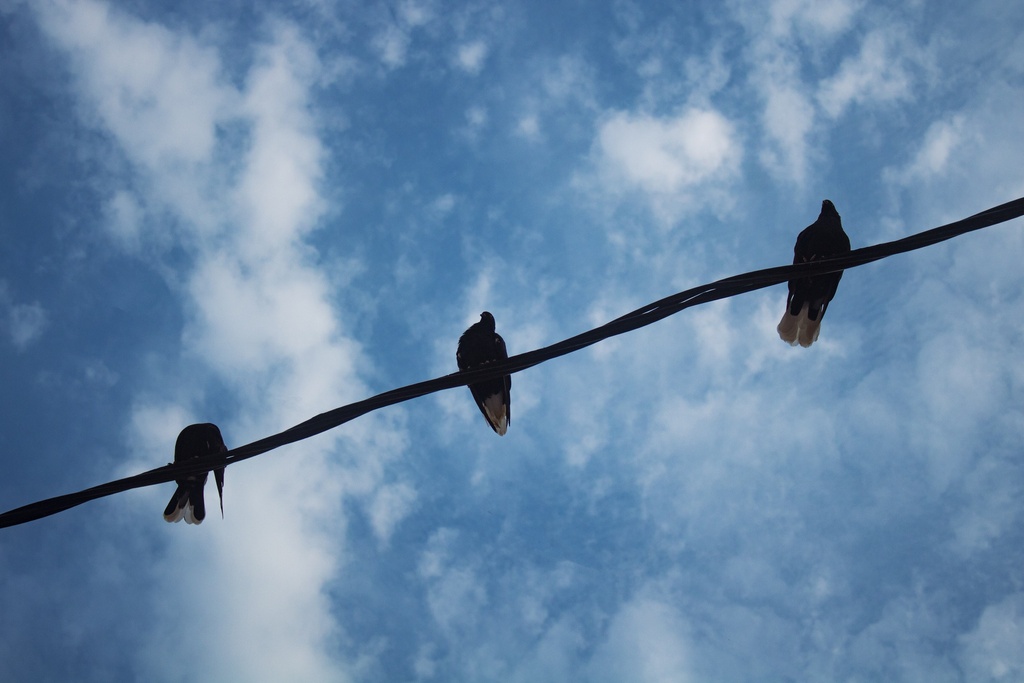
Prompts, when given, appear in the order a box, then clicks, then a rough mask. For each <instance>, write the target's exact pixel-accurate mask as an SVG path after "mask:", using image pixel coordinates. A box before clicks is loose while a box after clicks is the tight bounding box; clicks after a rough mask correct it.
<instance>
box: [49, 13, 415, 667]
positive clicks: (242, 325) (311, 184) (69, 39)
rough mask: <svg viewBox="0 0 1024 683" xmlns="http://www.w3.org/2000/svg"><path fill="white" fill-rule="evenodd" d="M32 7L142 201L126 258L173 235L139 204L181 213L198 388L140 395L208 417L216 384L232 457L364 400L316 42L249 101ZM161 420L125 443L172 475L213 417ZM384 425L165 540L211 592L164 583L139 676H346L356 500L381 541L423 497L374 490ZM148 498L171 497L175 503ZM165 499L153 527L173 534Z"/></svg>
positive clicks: (315, 445) (160, 46) (273, 56)
mask: <svg viewBox="0 0 1024 683" xmlns="http://www.w3.org/2000/svg"><path fill="white" fill-rule="evenodd" d="M413 10H415V7H412V5H411V4H409V12H407V13H406V14H409V17H411V18H409V17H407V20H408V21H409V22H411V24H416V23H417V21H418V19H417V17H419V16H420V15H419V14H417V13H416V12H415V11H413ZM38 11H39V12H40V18H41V23H42V25H43V26H44V28H45V29H46V32H47V34H48V35H49V36H50V38H52V39H53V41H54V42H55V44H56V45H58V46H59V47H60V48H61V49H63V50H65V51H67V53H68V54H69V56H70V57H71V58H72V61H73V63H74V70H75V72H76V73H77V74H78V75H79V80H78V84H79V87H80V89H81V93H82V99H83V101H84V103H85V105H86V107H85V109H86V110H89V111H93V112H96V114H97V115H98V116H97V117H96V118H94V119H92V120H93V121H94V122H95V123H97V125H99V126H100V127H101V129H102V130H103V131H105V132H106V133H108V134H109V135H110V137H111V138H112V139H113V140H114V141H116V143H117V145H118V150H119V151H120V152H121V153H123V154H124V155H125V157H126V158H127V159H129V160H130V162H131V163H132V171H133V173H134V174H135V175H136V178H135V181H134V182H133V183H132V186H133V187H137V188H139V190H138V193H139V194H138V195H133V194H131V193H129V192H128V191H126V190H118V189H115V190H114V191H113V192H112V193H111V197H112V199H111V200H110V202H109V204H108V206H109V207H110V209H109V211H110V214H111V216H112V218H113V219H114V221H115V228H114V230H112V233H113V234H114V235H115V236H116V237H117V239H119V241H120V242H121V243H122V244H125V243H129V244H130V243H131V242H132V241H133V240H135V239H136V238H138V239H151V238H153V239H154V241H156V242H157V243H159V238H160V237H161V234H160V233H161V231H162V229H163V228H164V226H165V223H163V222H162V221H158V220H147V221H141V220H139V210H140V207H146V208H147V210H148V209H151V208H157V209H159V211H161V212H167V213H169V214H170V215H171V216H173V217H174V219H175V223H177V225H178V226H179V228H178V229H179V230H180V233H179V234H178V237H179V239H180V240H181V241H182V242H184V244H185V246H186V247H190V248H191V252H192V254H193V256H194V265H193V267H191V268H190V269H189V270H187V271H186V272H183V273H176V274H175V279H174V281H173V282H172V285H174V286H175V287H177V289H176V291H178V293H180V294H181V295H182V304H181V305H182V308H183V310H184V312H185V314H186V317H187V324H186V326H185V329H184V331H183V337H182V347H183V350H184V351H185V352H186V353H185V355H186V357H188V358H190V359H192V360H191V361H190V362H192V363H194V364H193V365H192V366H190V367H189V368H188V371H187V376H184V377H181V378H180V379H178V380H177V381H174V382H171V383H170V384H168V385H165V386H161V387H159V388H156V387H148V388H144V389H141V390H140V391H141V392H142V393H143V394H145V395H154V394H158V393H163V394H165V395H170V396H175V395H180V396H181V397H182V398H183V400H184V401H186V402H188V403H189V404H191V402H195V403H196V404H197V405H200V404H201V402H202V400H203V392H204V388H206V387H207V386H210V385H213V384H214V383H213V380H215V379H218V378H219V380H221V381H222V382H223V383H224V384H223V385H222V386H226V387H227V389H228V391H230V392H231V395H232V396H233V397H234V398H235V400H237V401H238V403H239V404H240V406H241V410H242V413H241V415H242V416H239V417H235V418H233V419H231V418H226V419H223V420H219V422H220V427H221V429H222V431H223V432H224V434H225V438H226V439H227V440H228V442H229V445H231V446H236V445H239V444H240V443H241V442H242V440H243V439H247V438H256V437H260V436H265V435H266V434H268V433H270V432H272V431H277V430H278V429H282V428H285V427H287V426H290V425H291V424H294V423H296V422H298V421H300V420H303V419H306V418H308V417H309V416H310V415H312V414H315V413H318V412H322V411H323V410H325V409H328V408H330V407H333V406H335V405H338V404H339V403H342V402H344V401H345V400H351V399H354V398H356V397H359V396H360V395H361V394H363V393H365V388H364V385H363V383H362V380H361V379H360V377H359V370H358V368H359V365H360V363H361V361H362V360H363V358H362V354H361V351H360V347H359V345H358V344H356V343H355V342H353V341H352V340H351V339H350V338H348V337H347V336H346V335H345V332H344V330H343V329H342V325H341V323H340V316H339V312H338V311H336V310H335V309H334V308H333V305H332V302H333V300H334V298H335V297H334V294H333V292H332V291H331V286H330V283H329V282H328V281H327V279H326V276H325V275H324V274H323V273H322V272H320V271H319V270H317V269H316V268H315V267H314V265H313V263H312V260H313V259H312V258H311V256H312V254H313V252H312V248H311V247H310V246H309V245H308V243H306V242H305V238H306V237H307V236H308V235H309V234H310V233H311V231H313V230H314V229H315V228H316V227H317V226H318V221H319V219H320V217H321V215H322V213H323V207H324V202H323V200H322V198H321V194H320V182H321V177H322V164H323V159H322V157H323V153H322V148H321V143H320V142H319V139H318V136H317V128H316V125H315V121H314V118H313V114H312V109H311V106H310V102H309V90H310V88H311V87H312V86H313V84H314V83H315V82H316V79H317V77H318V76H317V74H318V64H317V61H316V56H315V54H314V52H313V51H312V50H311V49H310V48H309V47H308V45H306V43H305V42H304V39H303V38H302V37H301V36H300V35H299V34H298V33H297V32H296V31H295V30H294V29H292V28H291V27H289V26H288V25H285V24H276V25H272V31H271V32H270V37H269V40H268V42H267V43H266V44H265V45H263V46H258V47H257V49H256V50H255V52H254V54H255V61H254V63H253V65H252V67H251V68H250V69H249V71H248V74H247V76H246V78H245V80H244V86H243V88H242V89H241V90H236V89H235V88H234V87H232V86H231V85H228V84H227V83H226V79H223V78H222V75H221V70H220V66H219V61H218V57H217V54H216V53H215V52H213V51H211V50H209V49H206V48H201V47H199V46H198V44H197V42H196V41H195V39H193V38H191V37H189V36H187V35H179V34H176V33H173V32H171V31H170V30H168V29H165V28H163V27H160V26H157V25H154V24H147V23H143V22H140V21H137V20H135V19H133V18H131V17H129V16H127V15H124V14H121V13H120V12H119V11H118V10H113V9H109V8H108V7H107V6H105V5H102V4H99V3H96V2H88V1H87V2H83V3H77V4H70V3H51V4H47V5H40V9H39V10H38ZM410 13H411V14H410ZM238 122H240V123H241V124H242V128H243V129H244V130H246V131H247V139H246V141H245V144H244V145H240V146H239V147H238V148H229V147H225V146H223V145H218V143H217V142H216V139H215V138H216V133H215V131H216V130H217V129H218V127H219V126H222V125H234V124H235V123H238ZM155 213H157V212H154V214H155ZM154 214H151V215H150V216H149V218H151V219H152V218H153V217H154ZM163 237H166V236H163ZM129 244H126V246H129ZM160 379H161V380H163V381H166V378H160ZM140 384H141V383H140ZM150 405H151V404H150V403H145V402H143V403H140V405H139V407H138V409H137V410H136V411H135V412H134V413H133V416H134V417H133V418H132V419H133V425H134V427H133V430H132V433H131V435H130V438H132V439H148V440H149V441H151V442H152V445H151V447H150V451H147V455H148V457H149V458H151V460H150V461H148V462H146V463H145V464H144V466H152V464H153V463H154V462H166V461H167V460H169V459H170V457H171V452H172V450H173V448H172V447H173V443H174V437H175V436H176V433H177V430H179V429H180V428H181V427H183V426H184V424H186V420H193V419H209V418H207V417H205V416H204V415H203V414H202V413H203V411H202V410H200V409H198V408H196V407H193V406H191V405H188V407H173V408H168V409H163V408H157V409H153V408H150V407H147V406H150ZM192 415H195V416H196V418H193V417H191V416H192ZM382 419H383V418H382ZM378 424H383V423H380V422H378V419H377V418H376V416H370V417H369V418H367V419H364V420H362V421H361V422H360V424H359V425H353V428H351V429H347V430H346V431H345V433H344V434H338V433H332V434H325V435H322V436H320V437H318V438H317V439H314V440H312V441H310V442H306V443H303V444H300V445H296V446H292V447H290V448H289V449H288V453H287V455H279V456H276V457H272V458H269V459H268V460H267V461H260V462H259V463H255V462H251V463H246V464H244V465H241V466H239V467H237V468H231V469H229V470H228V472H227V476H226V479H227V481H226V489H225V495H226V498H227V500H226V503H225V511H226V519H225V520H224V521H221V520H220V519H217V518H213V519H209V520H208V521H207V522H206V524H204V525H202V527H198V528H191V527H190V528H185V527H183V526H174V527H167V528H166V529H165V528H163V527H161V531H162V532H163V533H165V534H166V538H167V543H168V544H169V549H168V551H167V554H168V555H169V556H171V557H177V558H183V557H187V558H190V559H189V563H190V566H191V567H192V571H193V572H194V573H199V574H202V576H203V577H204V581H203V582H202V584H201V586H199V585H197V584H195V583H194V582H191V581H184V582H183V581H182V573H181V566H182V564H181V562H180V561H171V562H169V563H165V564H163V565H162V566H161V568H159V569H157V570H156V572H155V576H156V580H157V581H158V582H159V584H160V585H159V587H158V592H157V593H156V596H159V597H154V600H156V601H157V603H158V604H157V609H158V610H159V611H160V612H161V617H162V618H161V620H160V622H159V623H158V624H152V625H144V626H143V627H142V628H143V633H142V634H140V637H141V638H142V639H143V640H145V641H147V642H148V643H149V644H148V645H147V646H145V647H143V648H142V650H141V653H140V659H139V662H138V666H139V667H140V670H141V671H144V672H145V674H144V675H145V676H147V677H150V678H160V677H161V676H163V677H164V678H167V677H169V676H170V675H171V674H169V673H168V672H173V671H176V670H177V669H176V666H177V665H178V664H179V663H180V661H183V660H184V661H190V662H191V663H192V664H191V666H192V667H193V668H194V669H195V670H196V671H201V672H203V675H208V676H209V677H211V678H216V679H226V678H237V677H240V678H244V679H246V680H282V679H284V678H297V679H304V680H342V679H345V678H346V670H347V668H348V665H347V664H346V663H345V662H344V661H341V660H339V658H338V655H337V652H336V650H335V649H334V648H335V647H336V645H337V642H338V638H339V637H340V632H341V627H340V625H339V624H338V622H337V621H336V617H335V615H334V614H333V612H332V609H331V606H330V602H329V599H328V595H327V592H326V585H327V584H328V583H329V582H331V581H333V580H335V577H336V576H337V575H338V572H339V569H340V567H341V566H342V564H343V562H344V543H345V534H344V529H345V516H344V514H343V512H342V500H343V498H344V497H345V496H352V497H353V498H355V499H357V500H359V501H361V502H364V503H365V504H366V505H367V506H368V507H369V514H370V516H371V517H372V519H373V524H374V527H375V529H376V531H377V533H378V534H379V535H380V537H381V539H382V540H383V541H386V540H387V538H388V537H389V535H390V533H391V532H392V530H393V529H394V528H395V525H397V524H398V523H399V522H400V521H401V519H402V518H403V517H404V516H405V515H406V514H408V512H409V511H410V510H411V508H412V503H413V501H414V500H415V491H414V490H413V489H412V488H411V487H410V486H409V485H408V484H405V483H403V482H401V481H394V482H392V483H391V484H389V485H388V486H387V487H385V488H383V489H381V491H380V492H379V493H377V492H376V491H377V488H378V487H379V486H380V485H381V484H382V483H383V479H384V472H385V468H386V465H387V463H388V462H389V460H390V459H392V458H393V457H394V455H395V454H396V453H397V452H398V451H399V450H400V449H401V448H402V447H403V437H402V435H401V430H400V427H398V425H397V423H396V422H394V421H393V420H392V421H390V422H389V423H388V426H387V427H385V428H383V429H381V430H379V431H380V432H381V433H377V431H378V430H377V429H376V425H378ZM364 449H366V450H369V451H370V452H373V453H374V454H375V457H374V459H373V460H372V461H371V462H367V461H365V459H364V458H353V457H350V456H349V453H361V452H362V451H363V450H364ZM140 464H142V463H140V462H134V463H132V466H137V465H140ZM145 495H147V496H149V497H150V498H154V499H155V498H161V499H162V498H163V496H165V495H169V489H167V488H166V487H162V488H161V489H160V490H159V491H156V490H153V491H147V492H146V494H145ZM208 496H209V491H208ZM164 502H165V501H163V500H159V501H158V502H156V503H155V504H154V506H153V509H152V510H150V511H149V515H148V516H147V517H146V519H147V520H148V519H155V520H158V521H159V513H160V509H162V506H163V504H164ZM211 517H214V516H213V515H211ZM137 528H140V529H146V528H152V526H151V525H149V524H140V525H139V526H138V527H137ZM197 600H198V601H199V602H198V604H197V603H196V601H197ZM181 604H188V605H190V607H189V608H188V609H185V610H182V609H180V605H181ZM215 633H216V634H220V635H213V634H215ZM224 634H230V635H229V636H225V635H224ZM252 643H260V646H259V647H258V648H255V649H254V648H253V647H252ZM160 672H162V673H160Z"/></svg>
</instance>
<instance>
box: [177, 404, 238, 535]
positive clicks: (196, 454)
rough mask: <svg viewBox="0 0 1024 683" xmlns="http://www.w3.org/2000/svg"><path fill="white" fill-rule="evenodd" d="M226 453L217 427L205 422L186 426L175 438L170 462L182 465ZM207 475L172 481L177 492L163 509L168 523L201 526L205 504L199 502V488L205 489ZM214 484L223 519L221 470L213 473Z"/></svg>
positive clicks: (222, 473)
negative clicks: (205, 456)
mask: <svg viewBox="0 0 1024 683" xmlns="http://www.w3.org/2000/svg"><path fill="white" fill-rule="evenodd" d="M227 450H228V447H227V446H225V445H224V439H223V438H222V437H221V435H220V430H219V429H217V425H215V424H211V423H209V422H205V423H202V424H194V425H189V426H188V427H185V428H184V429H182V430H181V433H180V434H178V440H177V442H175V444H174V462H175V463H179V462H184V461H186V460H191V459H192V458H200V457H202V456H204V455H214V454H217V453H223V452H225V451H227ZM207 476H208V473H207V472H203V473H202V474H193V475H189V476H188V477H186V478H185V479H176V480H175V483H176V484H177V485H178V488H177V489H176V490H175V491H174V495H173V496H171V502H169V503H168V504H167V508H166V509H164V519H166V520H167V521H168V522H180V521H181V520H182V519H184V520H185V522H186V523H187V524H202V522H203V520H204V519H206V502H205V501H204V499H203V488H204V487H205V486H206V478H207ZM213 478H214V480H215V481H216V482H217V497H218V498H220V514H221V517H223V516H224V468H223V467H220V468H217V469H215V470H214V471H213Z"/></svg>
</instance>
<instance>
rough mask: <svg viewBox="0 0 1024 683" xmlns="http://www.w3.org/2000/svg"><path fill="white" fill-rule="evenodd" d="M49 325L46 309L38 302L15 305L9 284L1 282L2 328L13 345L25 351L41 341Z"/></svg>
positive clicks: (0, 313)
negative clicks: (35, 342) (37, 341)
mask: <svg viewBox="0 0 1024 683" xmlns="http://www.w3.org/2000/svg"><path fill="white" fill-rule="evenodd" d="M48 324H49V317H48V316H47V313H46V309H44V308H43V307H42V306H41V305H40V304H39V303H38V302H33V303H30V304H19V303H15V302H14V301H12V299H11V295H10V294H9V292H8V287H7V283H6V282H4V281H3V280H0V326H2V327H3V328H5V331H6V333H7V336H8V337H9V338H10V341H11V344H13V345H14V348H16V349H17V350H18V351H24V350H25V349H27V348H28V347H29V345H31V344H32V342H34V341H36V340H37V339H39V337H41V336H42V334H43V332H44V331H45V330H46V327H47V325H48Z"/></svg>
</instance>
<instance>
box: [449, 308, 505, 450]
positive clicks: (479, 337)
mask: <svg viewBox="0 0 1024 683" xmlns="http://www.w3.org/2000/svg"><path fill="white" fill-rule="evenodd" d="M507 359H508V350H507V349H506V348H505V340H504V339H502V338H501V335H500V334H498V333H497V332H495V331H494V316H493V315H491V314H490V313H488V312H487V311H484V312H483V313H481V314H480V322H478V323H473V324H472V325H470V326H469V329H468V330H466V331H465V332H463V333H462V336H461V337H459V350H458V351H457V352H456V354H455V362H457V363H458V364H459V370H475V369H477V368H479V367H480V366H481V365H486V364H487V363H494V362H500V361H503V360H507ZM469 390H470V391H471V392H472V393H473V399H474V400H475V401H476V404H477V405H478V406H479V407H480V412H481V413H483V414H484V418H485V419H486V420H487V424H489V425H491V429H493V430H494V431H495V432H497V433H498V435H499V436H504V435H505V432H507V431H508V425H509V423H510V422H512V397H511V391H512V376H511V375H505V376H504V377H496V378H494V379H489V380H486V381H484V382H477V383H475V384H470V385H469Z"/></svg>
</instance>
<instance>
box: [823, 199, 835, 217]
mask: <svg viewBox="0 0 1024 683" xmlns="http://www.w3.org/2000/svg"><path fill="white" fill-rule="evenodd" d="M821 215H823V216H838V215H839V212H838V211H836V205H835V204H833V203H832V200H830V199H826V200H824V201H823V202H822V203H821Z"/></svg>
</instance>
